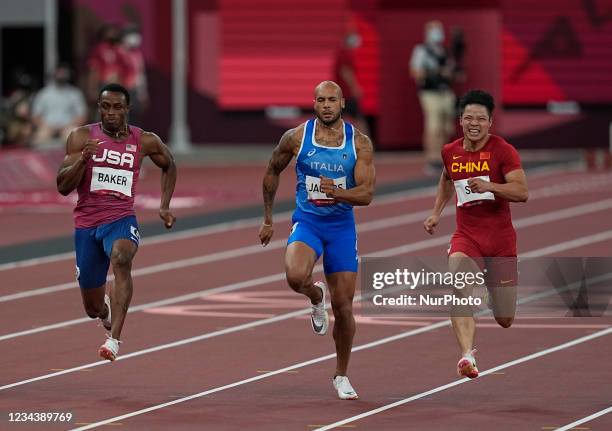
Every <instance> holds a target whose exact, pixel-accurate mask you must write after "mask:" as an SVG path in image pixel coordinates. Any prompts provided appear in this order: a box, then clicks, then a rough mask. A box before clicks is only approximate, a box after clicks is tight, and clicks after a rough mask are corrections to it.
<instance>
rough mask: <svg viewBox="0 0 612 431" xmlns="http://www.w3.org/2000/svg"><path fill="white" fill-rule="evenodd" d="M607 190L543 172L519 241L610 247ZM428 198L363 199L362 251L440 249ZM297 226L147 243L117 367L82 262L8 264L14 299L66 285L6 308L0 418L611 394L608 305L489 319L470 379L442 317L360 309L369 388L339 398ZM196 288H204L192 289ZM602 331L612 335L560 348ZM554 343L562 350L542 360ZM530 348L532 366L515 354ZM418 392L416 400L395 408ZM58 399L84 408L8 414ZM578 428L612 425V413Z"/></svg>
mask: <svg viewBox="0 0 612 431" xmlns="http://www.w3.org/2000/svg"><path fill="white" fill-rule="evenodd" d="M560 184H562V186H563V187H559V185H560ZM611 185H612V177H610V176H607V175H603V176H602V175H599V176H598V175H589V174H580V173H574V174H571V175H562V174H549V175H546V176H539V177H533V178H530V189H531V190H532V197H533V199H532V200H530V201H529V202H528V203H527V204H524V205H513V218H514V220H515V223H516V224H517V232H518V238H519V250H520V253H521V254H523V253H527V252H534V251H536V252H537V251H538V250H548V251H549V252H551V253H553V254H554V255H558V256H590V255H603V256H609V255H610V250H612V236H610V232H611V231H612V219H610V217H609V214H610V208H612V202H609V203H607V202H608V200H610V199H612V193H611V191H610V190H612V188H611V187H610V186H611ZM431 201H432V198H431V196H425V197H410V198H407V197H403V198H402V197H398V198H395V199H391V198H381V199H380V200H378V201H377V202H376V203H375V204H374V205H373V206H372V207H371V208H366V209H360V210H359V211H358V212H357V219H358V222H359V224H360V232H361V233H360V249H361V254H362V255H363V256H366V255H369V254H372V253H375V252H381V251H384V250H387V252H389V250H391V251H390V252H391V253H398V254H399V255H408V254H411V255H442V254H443V253H444V252H445V249H446V242H447V241H446V240H445V235H448V234H450V233H451V232H452V229H453V226H454V222H453V216H452V214H451V215H449V216H447V217H445V218H444V219H443V221H442V224H441V226H440V230H439V232H437V233H436V235H435V236H434V237H429V236H428V235H426V234H425V233H424V231H423V230H422V227H421V223H422V218H423V217H422V215H423V214H426V212H427V210H428V209H429V208H430V205H431ZM608 205H609V206H608ZM288 228H289V221H288V220H286V219H285V220H284V221H282V222H280V223H278V225H277V233H276V237H275V239H276V240H279V242H278V243H277V245H276V247H274V246H273V247H271V248H270V249H261V248H259V247H252V248H248V247H251V246H253V245H254V244H255V243H256V227H254V226H247V227H243V228H239V229H235V230H229V231H226V232H220V233H212V234H208V235H200V236H196V237H188V238H183V239H174V240H169V241H167V242H163V243H158V244H154V245H143V246H142V247H141V250H140V252H139V256H138V258H137V261H136V267H135V271H136V272H137V273H138V271H141V272H142V274H140V275H137V276H136V277H135V285H136V287H135V295H134V299H133V304H132V309H133V310H136V311H133V312H132V313H130V315H129V316H128V320H127V323H126V327H125V331H124V337H123V338H124V340H125V343H124V344H123V345H122V348H121V352H120V353H121V358H122V359H121V360H118V361H116V362H114V363H106V362H103V361H98V358H97V356H96V351H97V347H98V346H99V344H100V343H101V342H102V341H103V330H102V328H101V327H98V326H97V325H96V323H95V322H92V321H88V320H87V319H82V316H83V312H82V310H81V305H80V299H79V295H78V292H76V291H75V290H76V288H75V287H70V283H71V282H72V276H73V275H72V274H73V270H72V260H71V259H64V260H60V261H57V262H51V263H46V264H41V265H33V266H28V267H25V268H14V269H5V270H2V271H0V276H1V277H2V280H3V288H2V292H1V295H2V297H4V296H6V295H12V294H15V293H24V294H25V295H28V294H27V292H28V291H31V290H33V289H39V288H42V287H49V286H56V287H57V286H58V285H62V284H65V285H66V286H67V287H66V288H64V289H56V290H55V291H53V292H51V293H45V294H37V295H30V296H25V297H22V298H19V299H12V300H5V301H3V302H0V316H2V322H1V323H2V333H1V334H0V346H1V347H2V365H3V366H2V369H3V370H4V372H3V373H2V376H1V378H0V412H2V415H3V417H2V418H0V423H1V424H2V426H1V427H0V428H1V429H9V430H10V429H18V430H25V429H32V430H38V429H72V428H78V427H87V426H88V425H87V424H92V423H94V424H95V423H97V422H99V421H105V420H109V419H110V420H112V422H110V423H109V424H107V425H93V427H94V429H120V430H121V429H125V430H158V429H159V430H169V429H172V430H183V429H184V430H192V429H205V430H244V429H250V430H314V429H317V428H322V427H324V426H325V425H327V424H334V423H337V422H339V421H343V420H345V419H350V418H356V420H353V421H349V422H347V423H346V424H342V425H340V428H338V429H345V428H346V429H357V430H398V429H418V430H450V429H452V430H468V429H470V430H471V429H493V428H494V429H498V430H528V429H529V430H531V429H536V430H544V429H555V427H560V426H562V425H565V424H569V423H571V422H573V421H575V420H577V419H580V418H583V417H587V416H589V415H591V414H593V413H594V412H597V411H600V410H602V409H604V408H606V407H608V406H609V405H610V404H611V403H612V392H611V391H610V381H611V379H612V372H611V371H610V365H609V358H610V357H612V343H610V341H611V338H610V336H611V335H612V334H610V333H604V332H601V331H610V327H611V326H612V321H611V319H610V318H609V317H605V318H588V319H567V318H564V319H561V318H560V319H546V320H544V319H518V320H517V322H516V324H515V325H514V326H513V328H511V329H508V330H504V329H501V328H499V327H496V325H494V324H493V321H492V320H491V319H489V318H481V319H479V330H478V333H477V346H478V349H479V353H478V359H479V366H480V368H481V371H485V370H489V369H491V368H493V367H497V366H500V365H502V366H503V368H502V369H501V370H499V371H498V372H495V373H492V374H489V375H484V376H483V377H481V378H479V379H477V380H475V381H469V382H467V381H459V382H458V379H457V377H456V376H455V375H454V366H455V363H456V361H457V348H456V345H455V341H454V337H453V335H452V333H451V331H450V329H449V327H448V325H447V323H446V322H445V321H444V320H437V319H427V318H424V319H419V320H417V319H366V318H364V317H362V316H358V332H357V336H356V339H355V346H356V348H357V351H356V352H354V354H353V357H352V362H351V367H350V376H351V381H352V383H353V385H354V386H355V388H356V389H357V390H358V392H359V394H360V397H361V398H360V400H358V401H355V402H343V401H339V400H337V399H336V398H335V394H334V392H333V390H332V387H331V382H330V377H331V374H332V373H333V370H334V357H333V356H334V355H333V351H334V350H333V341H332V339H331V334H328V335H327V336H326V337H316V336H314V335H313V334H312V332H311V330H310V328H309V324H308V321H307V319H306V318H305V316H306V314H305V312H306V309H305V308H304V307H306V305H307V303H306V301H304V300H303V299H302V298H301V297H299V296H297V295H295V294H293V293H292V292H290V291H289V289H288V288H287V287H286V286H285V284H284V282H283V280H282V255H283V240H284V238H286V233H287V231H288ZM585 238H586V240H584V239H585ZM255 245H256V244H255ZM406 246H410V247H411V248H408V247H406ZM550 247H552V248H550ZM231 250H233V251H231ZM221 253H224V254H221ZM198 256H204V257H200V258H198ZM198 259H199V260H198ZM160 264H168V266H167V267H159V266H156V265H160ZM213 288H217V289H216V290H215V291H213V292H211V291H210V289H213ZM52 290H53V289H52ZM194 292H201V294H194V295H192V296H191V297H189V298H188V299H187V300H181V298H180V296H181V295H190V294H193V293H194ZM177 297H178V298H177ZM154 301H165V303H162V304H161V305H160V304H158V305H155V304H151V303H153V302H154ZM147 304H151V305H150V306H147ZM142 308H144V309H142ZM300 310H303V311H302V312H300ZM49 325H56V327H49ZM45 327H47V329H45ZM415 331H416V332H415ZM330 332H331V331H330ZM592 334H598V335H599V336H598V338H593V339H589V340H584V341H582V342H580V343H577V344H575V345H568V346H566V347H563V345H564V343H567V342H571V341H572V340H580V339H581V338H582V337H585V336H589V335H592ZM389 337H395V338H397V339H393V338H389ZM190 338H191V339H190ZM180 340H183V341H182V342H180V343H177V342H178V341H180ZM172 343H175V344H174V345H173V344H172ZM368 343H372V344H368ZM177 344H180V345H177ZM360 346H361V347H360ZM559 346H561V347H559ZM147 349H149V350H147ZM546 349H557V350H556V351H551V352H550V353H548V354H546V355H543V356H540V357H533V358H531V359H530V356H529V355H532V354H534V353H536V352H542V351H546ZM520 358H523V359H522V360H523V361H524V362H521V363H517V364H512V362H511V361H514V360H517V359H520ZM509 363H510V365H508V364H509ZM79 367H80V368H79ZM286 367H289V369H287V370H285V371H284V372H281V371H279V370H283V369H284V368H286ZM75 368H78V369H75ZM485 372H486V371H485ZM29 379H33V381H30V382H28V381H27V380H29ZM453 382H458V383H453ZM14 384H16V385H15V386H12V387H7V386H10V385H14ZM449 384H451V386H449V387H446V385H449ZM431 390H433V391H434V392H433V393H431V394H429V395H423V394H426V393H427V392H428V391H431ZM196 394H200V396H197V397H195V398H193V399H187V397H190V396H193V395H196ZM409 397H416V399H414V400H413V401H409V402H404V403H403V404H401V405H399V406H397V407H394V408H388V409H387V407H389V406H390V405H391V404H392V403H396V402H398V401H402V400H404V401H405V400H406V399H410V398H409ZM171 402H175V403H176V404H173V405H165V404H167V403H171ZM381 408H382V410H381V411H379V412H377V410H376V409H381ZM143 409H151V410H150V411H142V410H143ZM53 411H60V412H71V413H73V415H74V419H73V421H72V422H71V423H70V424H59V423H56V424H51V423H45V424H34V423H27V424H23V423H21V424H16V423H9V422H8V416H7V412H53ZM138 412H140V413H139V414H136V413H138ZM364 414H365V415H366V416H365V417H362V418H359V415H364ZM124 415H127V416H126V417H122V416H124ZM580 427H581V428H579V429H587V428H588V429H592V430H607V429H612V418H611V417H610V415H604V416H601V417H599V418H597V419H594V420H593V421H590V422H587V423H585V424H582V425H580Z"/></svg>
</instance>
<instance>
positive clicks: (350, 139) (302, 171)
mask: <svg viewBox="0 0 612 431" xmlns="http://www.w3.org/2000/svg"><path fill="white" fill-rule="evenodd" d="M317 123H318V122H317V121H316V120H308V121H307V122H306V126H305V127H304V136H303V137H302V144H301V146H300V149H299V152H298V155H297V162H296V165H295V172H296V176H297V186H296V198H295V199H296V206H297V208H298V209H299V210H301V211H304V212H306V213H310V214H316V215H319V216H330V215H340V214H343V213H347V212H352V210H353V206H352V205H350V204H347V203H343V202H338V203H334V201H333V199H332V198H328V197H327V196H326V195H325V193H321V191H320V187H321V178H320V177H321V176H324V177H327V178H331V179H333V180H334V183H335V184H336V185H337V186H338V187H341V188H343V189H350V188H352V187H355V177H354V175H353V173H354V170H355V162H356V161H357V152H356V150H355V139H354V128H353V126H352V125H351V124H349V123H346V122H343V125H344V140H343V142H342V145H340V146H339V147H327V146H324V145H319V144H317V142H316V141H315V132H316V127H317V125H318V124H317Z"/></svg>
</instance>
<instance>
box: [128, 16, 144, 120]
mask: <svg viewBox="0 0 612 431" xmlns="http://www.w3.org/2000/svg"><path fill="white" fill-rule="evenodd" d="M141 44H142V35H141V34H140V32H139V30H138V27H136V26H135V25H133V24H130V25H128V26H127V27H126V28H125V29H124V34H123V38H122V42H121V47H122V50H123V53H124V57H125V61H126V63H127V66H128V73H127V75H126V76H125V77H124V87H125V88H126V89H127V90H128V91H129V93H130V98H131V100H132V103H131V106H130V121H132V122H133V123H134V124H138V123H139V122H140V120H141V117H142V114H143V111H144V110H145V109H146V107H147V106H148V103H149V93H148V90H147V74H146V67H145V66H146V65H145V59H144V55H143V52H142V49H141Z"/></svg>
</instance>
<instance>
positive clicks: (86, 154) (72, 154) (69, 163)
mask: <svg viewBox="0 0 612 431" xmlns="http://www.w3.org/2000/svg"><path fill="white" fill-rule="evenodd" d="M88 138H89V130H88V129H87V127H78V128H76V129H74V130H73V131H72V132H70V135H68V139H67V140H66V156H65V157H64V160H63V161H62V164H61V165H60V167H59V170H58V172H57V179H56V182H57V191H58V192H60V193H61V194H62V195H64V196H68V195H69V194H70V192H72V191H73V190H74V189H76V188H77V186H78V185H79V183H80V182H81V180H82V179H83V174H84V173H85V167H86V166H87V160H89V159H90V158H91V157H92V156H93V155H95V154H96V153H97V152H98V147H99V145H100V142H101V141H100V140H98V139H88Z"/></svg>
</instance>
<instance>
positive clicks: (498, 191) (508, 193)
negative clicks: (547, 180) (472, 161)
mask: <svg viewBox="0 0 612 431" xmlns="http://www.w3.org/2000/svg"><path fill="white" fill-rule="evenodd" d="M504 179H505V180H506V183H505V184H499V183H491V182H488V181H483V180H481V179H477V178H470V179H469V180H468V185H469V186H470V188H471V189H472V191H474V192H477V193H484V192H491V193H493V194H494V195H495V196H496V197H498V198H501V199H506V200H507V201H510V202H527V199H528V198H529V191H528V189H527V177H526V176H525V171H524V170H522V169H515V170H513V171H510V172H508V173H507V174H506V175H504Z"/></svg>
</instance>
